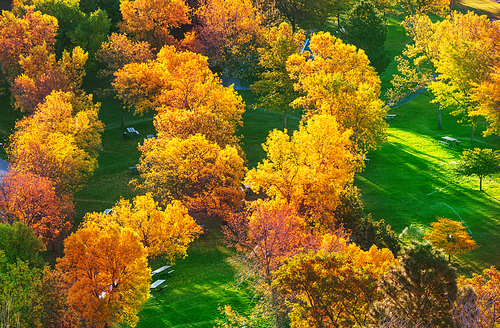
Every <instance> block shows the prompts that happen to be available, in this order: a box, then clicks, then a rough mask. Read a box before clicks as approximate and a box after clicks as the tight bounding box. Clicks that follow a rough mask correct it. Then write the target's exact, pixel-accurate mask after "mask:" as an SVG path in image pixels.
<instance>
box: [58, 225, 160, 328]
mask: <svg viewBox="0 0 500 328" xmlns="http://www.w3.org/2000/svg"><path fill="white" fill-rule="evenodd" d="M57 268H58V269H60V270H61V271H62V272H63V273H64V275H65V278H66V282H67V285H68V286H69V290H68V303H69V304H70V306H71V307H73V308H74V309H75V310H76V311H77V312H78V313H79V314H80V316H81V317H82V318H83V319H84V321H85V323H86V324H87V325H88V326H92V327H108V326H109V325H110V324H111V323H113V322H122V321H125V322H127V323H128V324H130V325H131V326H135V325H136V324H137V321H138V320H139V318H138V316H137V313H138V312H139V310H140V309H141V307H142V304H143V303H144V302H145V301H146V300H147V299H148V298H149V286H150V282H151V270H150V269H149V268H148V261H147V251H146V249H145V248H144V246H143V245H142V243H141V240H140V237H139V235H138V234H137V233H136V232H135V231H133V230H132V229H130V228H122V227H120V226H118V225H116V224H107V225H105V226H99V225H97V224H92V223H90V222H86V224H85V226H83V227H81V228H80V229H79V230H77V231H76V232H75V233H73V234H71V236H69V237H68V238H67V239H66V240H65V241H64V257H62V258H59V259H58V263H57Z"/></svg>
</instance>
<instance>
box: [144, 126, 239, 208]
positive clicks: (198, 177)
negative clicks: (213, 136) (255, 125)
mask: <svg viewBox="0 0 500 328" xmlns="http://www.w3.org/2000/svg"><path fill="white" fill-rule="evenodd" d="M139 150H141V152H142V156H141V158H140V163H139V165H138V170H139V172H140V173H141V176H142V177H143V178H144V182H143V183H142V184H141V187H143V188H144V189H146V190H148V191H151V192H152V193H153V194H154V195H155V196H156V197H158V199H159V200H160V203H161V204H168V203H169V202H170V201H172V200H174V199H175V200H180V201H181V202H182V203H183V204H184V205H185V206H186V207H187V208H188V209H189V211H190V212H192V213H197V212H207V213H208V214H210V215H218V216H222V217H224V216H226V215H228V214H229V211H230V210H231V209H234V208H237V207H239V206H241V201H242V199H243V191H242V190H241V180H242V179H243V176H244V173H245V169H244V166H243V159H242V158H241V157H240V156H239V155H238V151H237V149H236V148H235V147H232V146H230V145H227V146H226V147H225V148H221V147H219V146H218V145H217V144H215V143H211V142H209V141H207V139H206V138H205V137H204V136H202V135H200V134H196V135H192V136H189V137H188V138H186V139H179V138H171V139H167V138H157V139H149V140H146V141H145V142H144V144H143V145H142V146H140V147H139Z"/></svg>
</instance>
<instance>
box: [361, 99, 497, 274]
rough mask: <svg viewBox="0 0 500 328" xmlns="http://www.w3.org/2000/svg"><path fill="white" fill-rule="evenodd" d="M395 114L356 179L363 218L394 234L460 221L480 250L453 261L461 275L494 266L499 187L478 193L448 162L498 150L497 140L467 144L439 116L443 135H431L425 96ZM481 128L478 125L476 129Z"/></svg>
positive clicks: (465, 133) (490, 183) (433, 121)
mask: <svg viewBox="0 0 500 328" xmlns="http://www.w3.org/2000/svg"><path fill="white" fill-rule="evenodd" d="M391 113H393V114H397V117H396V119H395V120H394V121H393V123H392V124H391V126H390V128H389V131H388V132H389V136H388V142H387V143H385V144H384V145H382V147H381V148H380V149H379V150H377V151H373V152H371V153H370V154H369V155H368V158H370V163H369V164H368V165H367V167H366V169H365V171H364V172H362V173H360V174H359V175H358V176H357V177H356V185H357V186H358V187H359V188H360V189H361V193H362V196H363V198H362V199H363V203H364V205H365V213H372V215H373V217H374V219H376V220H378V219H385V220H386V222H387V223H388V224H391V225H392V227H393V229H394V230H395V231H396V232H398V233H400V232H401V231H402V230H403V229H404V228H405V227H406V226H409V225H410V224H412V223H417V224H423V225H427V226H428V225H429V223H430V222H432V221H436V217H437V216H442V217H447V218H449V219H452V220H461V219H463V220H464V221H465V222H466V223H467V225H468V227H469V228H470V229H471V231H472V237H473V238H474V239H475V240H476V242H477V243H478V244H479V245H481V247H479V248H478V249H477V250H474V251H472V252H470V253H469V254H467V255H462V256H459V257H458V259H457V260H455V265H457V266H458V268H459V271H460V272H461V273H462V274H466V275H469V274H470V273H471V272H479V271H480V270H482V269H484V268H486V267H488V266H490V265H495V266H499V265H500V259H499V258H498V257H497V256H496V251H495V250H496V247H497V245H499V244H500V226H499V225H498V223H499V222H498V220H499V218H500V188H499V186H500V183H499V182H500V181H499V180H498V179H495V180H493V179H487V180H486V183H485V184H484V192H481V191H479V180H478V179H477V178H474V177H471V178H462V177H457V176H456V175H455V174H454V173H453V171H452V166H453V164H450V162H453V161H457V160H458V159H459V154H460V153H461V151H462V150H463V149H466V148H471V147H480V148H493V149H498V145H499V144H500V143H499V142H500V137H497V136H495V137H488V138H483V137H482V136H480V135H479V132H478V133H476V141H474V142H473V143H471V142H470V128H469V127H465V126H462V125H459V124H457V123H456V118H455V117H452V116H450V115H449V114H448V113H447V112H444V113H443V126H444V129H443V130H438V129H437V118H436V112H435V107H434V105H432V104H429V103H428V100H427V98H426V97H425V96H419V97H417V98H415V99H414V100H413V101H411V102H409V103H406V104H404V105H402V106H400V107H398V108H395V109H393V110H391ZM483 128H484V123H483V124H480V129H483ZM446 135H448V136H452V137H455V138H457V139H459V140H461V141H462V143H461V145H460V146H457V147H454V148H449V147H446V146H445V145H442V144H440V143H438V142H437V140H439V139H440V137H442V136H446Z"/></svg>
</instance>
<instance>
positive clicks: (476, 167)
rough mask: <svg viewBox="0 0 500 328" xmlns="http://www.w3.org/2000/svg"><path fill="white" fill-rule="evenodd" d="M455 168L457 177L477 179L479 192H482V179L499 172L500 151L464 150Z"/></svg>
mask: <svg viewBox="0 0 500 328" xmlns="http://www.w3.org/2000/svg"><path fill="white" fill-rule="evenodd" d="M460 159H461V160H460V162H458V164H457V166H456V167H455V172H456V173H457V174H459V175H464V176H470V175H477V176H478V177H479V190H481V191H482V190H483V178H484V177H486V176H488V175H491V174H494V173H499V172H500V151H498V150H495V151H493V150H491V149H479V148H474V149H466V150H464V151H463V152H462V154H461V155H460Z"/></svg>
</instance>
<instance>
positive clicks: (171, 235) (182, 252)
mask: <svg viewBox="0 0 500 328" xmlns="http://www.w3.org/2000/svg"><path fill="white" fill-rule="evenodd" d="M187 212H188V211H187V208H186V207H185V206H184V205H182V204H181V203H180V202H179V201H173V202H172V203H170V204H168V205H167V206H166V207H165V209H162V208H160V206H159V205H158V203H157V202H155V201H154V199H153V198H152V195H151V194H149V193H148V194H146V195H144V196H137V197H135V198H134V200H133V201H132V203H131V202H130V201H128V200H125V199H122V200H120V201H119V202H117V204H116V205H115V206H114V207H113V210H112V212H111V214H109V215H106V214H102V213H87V215H86V216H85V220H86V221H87V222H90V223H98V224H99V225H101V226H104V225H106V224H110V223H116V224H118V225H119V226H121V227H124V228H130V229H132V230H134V231H135V232H136V233H137V234H138V235H139V238H140V241H141V242H142V244H143V245H144V247H145V248H146V251H147V253H148V258H153V257H156V256H164V257H165V258H167V259H168V260H169V261H170V262H173V261H174V260H175V259H176V258H179V257H185V256H187V252H186V251H187V248H188V245H189V244H190V243H191V242H192V241H193V240H194V239H195V238H196V237H197V236H198V235H199V234H200V233H202V230H201V227H200V226H198V225H197V224H196V222H195V221H194V219H193V218H192V217H191V216H189V214H188V213H187Z"/></svg>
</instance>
